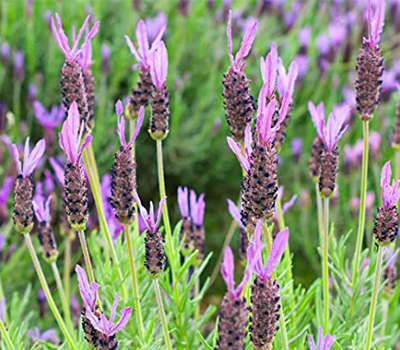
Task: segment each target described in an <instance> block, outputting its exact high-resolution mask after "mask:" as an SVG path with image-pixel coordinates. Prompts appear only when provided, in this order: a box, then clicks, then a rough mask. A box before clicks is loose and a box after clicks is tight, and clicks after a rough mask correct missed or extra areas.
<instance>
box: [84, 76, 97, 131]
mask: <svg viewBox="0 0 400 350" xmlns="http://www.w3.org/2000/svg"><path fill="white" fill-rule="evenodd" d="M82 73H83V80H84V82H85V89H86V100H87V106H88V121H87V125H88V127H89V128H90V129H91V130H93V128H94V122H95V116H96V111H95V108H96V98H95V95H94V91H95V86H94V76H93V73H92V71H91V70H90V69H86V70H84V71H82Z"/></svg>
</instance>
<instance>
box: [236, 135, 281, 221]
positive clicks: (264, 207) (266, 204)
mask: <svg viewBox="0 0 400 350" xmlns="http://www.w3.org/2000/svg"><path fill="white" fill-rule="evenodd" d="M242 187H243V191H242V210H241V217H242V223H243V225H244V226H245V227H250V228H252V227H254V226H255V223H256V220H259V219H263V220H270V219H271V218H272V217H273V215H274V208H275V201H276V197H277V195H278V179H277V153H276V149H275V147H274V146H273V145H272V144H267V145H266V146H264V145H262V144H261V142H260V141H259V140H257V139H255V140H254V145H253V151H252V152H251V163H250V170H249V172H248V173H247V174H246V177H245V179H244V181H243V185H242Z"/></svg>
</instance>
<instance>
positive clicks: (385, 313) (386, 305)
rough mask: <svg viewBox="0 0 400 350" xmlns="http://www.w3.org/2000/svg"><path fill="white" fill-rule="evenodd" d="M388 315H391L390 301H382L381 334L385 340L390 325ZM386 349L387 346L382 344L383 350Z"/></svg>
mask: <svg viewBox="0 0 400 350" xmlns="http://www.w3.org/2000/svg"><path fill="white" fill-rule="evenodd" d="M388 313H389V300H388V299H384V300H383V301H382V328H381V332H380V336H381V338H383V337H384V336H385V335H386V326H387V323H388ZM384 348H385V346H384V344H383V343H382V344H381V349H384Z"/></svg>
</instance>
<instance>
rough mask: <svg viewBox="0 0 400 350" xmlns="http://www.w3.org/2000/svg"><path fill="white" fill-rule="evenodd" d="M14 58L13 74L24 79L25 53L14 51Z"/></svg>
mask: <svg viewBox="0 0 400 350" xmlns="http://www.w3.org/2000/svg"><path fill="white" fill-rule="evenodd" d="M13 59H14V71H13V76H14V79H15V80H19V81H21V80H23V79H24V75H25V71H24V53H23V52H22V51H14V54H13Z"/></svg>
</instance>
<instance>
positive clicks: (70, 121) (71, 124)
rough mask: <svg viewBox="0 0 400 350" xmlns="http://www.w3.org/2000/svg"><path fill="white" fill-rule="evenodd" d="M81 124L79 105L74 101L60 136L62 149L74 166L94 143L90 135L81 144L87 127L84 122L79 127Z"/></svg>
mask: <svg viewBox="0 0 400 350" xmlns="http://www.w3.org/2000/svg"><path fill="white" fill-rule="evenodd" d="M79 122H80V116H79V111H78V105H77V104H76V102H75V101H74V102H72V104H71V107H70V109H69V111H68V118H67V120H66V121H65V122H64V124H63V126H62V130H61V132H60V133H59V134H58V135H59V137H60V139H59V143H60V147H61V148H62V149H63V151H64V153H65V155H66V157H67V159H68V161H69V162H70V163H72V164H78V163H79V160H80V158H81V156H82V152H83V150H84V149H85V148H86V147H87V146H89V144H90V142H91V141H92V136H91V135H88V136H86V138H85V140H84V141H83V142H82V144H81V140H82V135H83V131H84V129H85V126H84V123H83V122H82V124H81V125H79Z"/></svg>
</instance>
